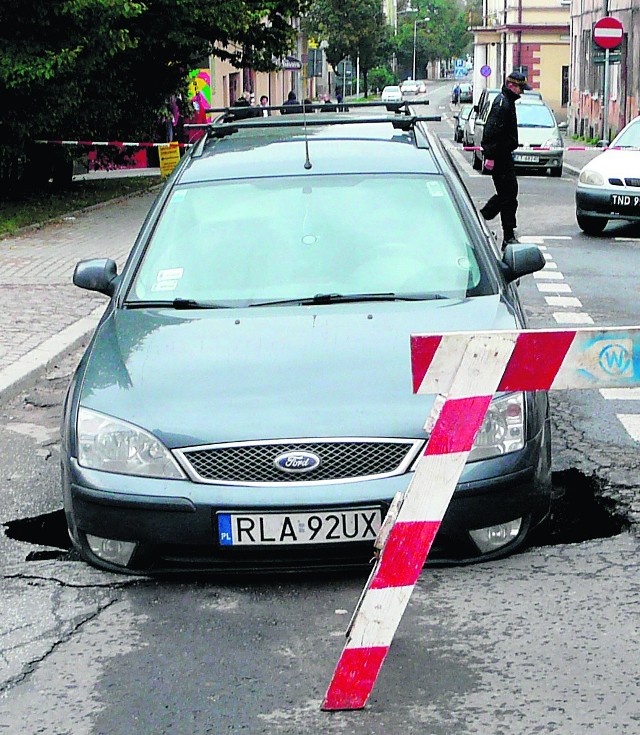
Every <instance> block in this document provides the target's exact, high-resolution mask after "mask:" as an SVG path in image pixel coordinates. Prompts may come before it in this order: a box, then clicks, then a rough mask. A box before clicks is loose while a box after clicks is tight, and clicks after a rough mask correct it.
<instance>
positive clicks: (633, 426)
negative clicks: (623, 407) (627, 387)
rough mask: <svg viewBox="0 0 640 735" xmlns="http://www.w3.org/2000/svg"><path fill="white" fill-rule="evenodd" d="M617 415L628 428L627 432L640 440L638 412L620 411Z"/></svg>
mask: <svg viewBox="0 0 640 735" xmlns="http://www.w3.org/2000/svg"><path fill="white" fill-rule="evenodd" d="M616 416H617V417H618V418H619V419H620V423H621V424H622V425H623V426H624V428H625V429H626V430H627V434H629V436H630V437H631V438H632V439H633V440H634V441H637V442H640V415H639V414H637V413H634V414H630V413H618V414H616Z"/></svg>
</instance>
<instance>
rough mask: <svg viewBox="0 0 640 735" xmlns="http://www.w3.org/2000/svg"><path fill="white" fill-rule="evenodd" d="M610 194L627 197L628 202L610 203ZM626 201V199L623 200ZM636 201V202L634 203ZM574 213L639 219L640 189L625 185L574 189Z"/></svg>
mask: <svg viewBox="0 0 640 735" xmlns="http://www.w3.org/2000/svg"><path fill="white" fill-rule="evenodd" d="M612 196H617V197H625V196H628V197H629V204H628V205H625V204H617V205H614V204H612ZM624 201H625V202H626V200H624ZM635 202H637V204H635V206H634V203H635ZM576 214H577V215H578V216H584V217H600V218H604V219H621V220H630V221H632V222H639V221H640V189H628V188H626V187H624V188H623V187H598V188H586V187H581V186H580V185H578V188H577V189H576Z"/></svg>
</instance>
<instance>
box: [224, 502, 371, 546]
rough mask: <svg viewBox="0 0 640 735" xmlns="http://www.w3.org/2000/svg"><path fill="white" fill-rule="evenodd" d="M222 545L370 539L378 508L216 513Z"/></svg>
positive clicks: (283, 544)
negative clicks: (300, 511)
mask: <svg viewBox="0 0 640 735" xmlns="http://www.w3.org/2000/svg"><path fill="white" fill-rule="evenodd" d="M217 518H218V539H219V541H220V544H221V545H222V546H285V545H291V544H331V543H345V542H349V541H373V540H374V539H375V537H376V535H377V533H378V531H379V529H380V524H381V523H382V510H381V509H380V508H342V509H340V510H318V511H312V512H309V513H218V514H217Z"/></svg>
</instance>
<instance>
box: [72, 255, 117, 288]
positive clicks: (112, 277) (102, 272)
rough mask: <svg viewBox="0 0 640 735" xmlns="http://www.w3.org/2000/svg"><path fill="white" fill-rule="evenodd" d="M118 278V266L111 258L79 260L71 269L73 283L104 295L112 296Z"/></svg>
mask: <svg viewBox="0 0 640 735" xmlns="http://www.w3.org/2000/svg"><path fill="white" fill-rule="evenodd" d="M119 280H120V279H119V278H118V266H117V265H116V264H115V261H113V260H111V258H91V259H90V260H81V261H80V262H79V263H78V265H76V268H75V270H74V271H73V283H74V285H76V286H78V287H79V288H85V289H87V291H97V292H98V293H103V294H105V296H113V294H114V293H115V290H116V286H117V285H118V281H119Z"/></svg>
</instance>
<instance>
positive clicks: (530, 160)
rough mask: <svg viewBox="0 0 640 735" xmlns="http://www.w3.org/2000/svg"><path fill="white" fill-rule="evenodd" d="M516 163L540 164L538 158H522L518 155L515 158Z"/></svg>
mask: <svg viewBox="0 0 640 735" xmlns="http://www.w3.org/2000/svg"><path fill="white" fill-rule="evenodd" d="M513 160H514V161H517V162H518V163H538V160H539V159H538V156H522V155H517V156H514V157H513Z"/></svg>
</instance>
